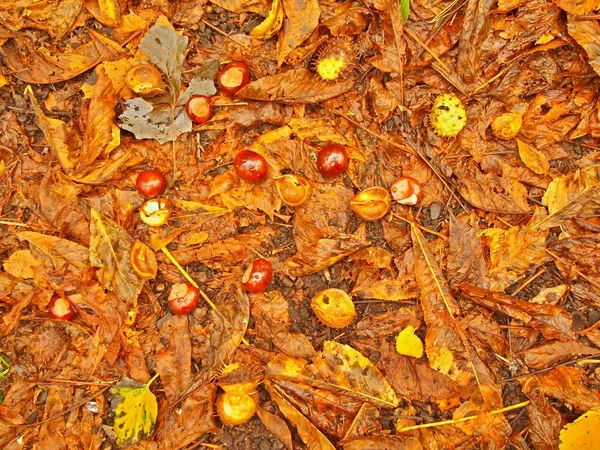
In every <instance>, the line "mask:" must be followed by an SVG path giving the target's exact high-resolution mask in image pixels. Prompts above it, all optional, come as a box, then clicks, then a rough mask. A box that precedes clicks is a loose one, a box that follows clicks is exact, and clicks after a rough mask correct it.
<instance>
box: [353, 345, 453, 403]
mask: <svg viewBox="0 0 600 450" xmlns="http://www.w3.org/2000/svg"><path fill="white" fill-rule="evenodd" d="M352 344H353V345H354V346H356V348H357V349H359V350H361V351H362V352H364V353H366V354H369V353H371V352H377V353H378V354H379V360H378V362H377V366H378V367H380V368H381V369H382V371H383V373H385V374H386V377H387V379H388V381H389V382H390V384H391V385H392V387H393V388H394V391H396V392H397V393H398V395H400V396H402V397H404V398H407V399H411V400H419V399H429V400H433V401H444V402H445V403H447V404H453V403H458V401H459V398H460V392H461V390H460V388H459V386H458V385H457V384H456V383H455V382H454V381H452V379H450V378H449V377H448V376H446V375H444V374H442V373H440V372H438V371H437V370H434V369H432V368H431V367H429V366H428V365H426V364H424V363H423V362H422V361H420V360H416V359H415V358H411V357H408V356H403V355H400V354H399V353H398V352H397V351H396V348H395V346H394V345H393V344H391V343H389V342H386V341H383V342H382V340H381V339H355V340H353V341H352Z"/></svg>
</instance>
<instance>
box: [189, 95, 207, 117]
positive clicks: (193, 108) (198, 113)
mask: <svg viewBox="0 0 600 450" xmlns="http://www.w3.org/2000/svg"><path fill="white" fill-rule="evenodd" d="M185 112H186V113H187V115H188V117H189V118H190V119H191V120H192V122H194V123H204V122H208V120H209V119H210V118H211V117H212V102H211V100H210V98H208V97H207V96H205V95H192V96H191V97H190V99H189V100H188V101H187V103H186V104H185Z"/></svg>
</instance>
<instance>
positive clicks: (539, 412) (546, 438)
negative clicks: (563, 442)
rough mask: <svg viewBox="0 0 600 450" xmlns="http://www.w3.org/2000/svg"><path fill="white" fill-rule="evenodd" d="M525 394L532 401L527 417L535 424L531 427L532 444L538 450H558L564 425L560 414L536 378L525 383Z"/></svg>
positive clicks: (528, 407)
mask: <svg viewBox="0 0 600 450" xmlns="http://www.w3.org/2000/svg"><path fill="white" fill-rule="evenodd" d="M523 392H525V394H526V395H527V397H529V400H530V403H529V404H528V405H527V416H528V417H529V421H530V423H532V424H533V423H535V426H534V427H531V443H532V444H533V446H534V448H535V449H536V450H554V449H556V448H557V445H558V437H559V433H560V429H561V424H562V417H561V415H560V413H559V412H558V411H557V410H556V408H554V406H552V405H551V404H550V402H549V401H548V399H547V398H546V396H545V395H544V394H543V393H542V391H541V389H540V381H539V379H537V378H536V377H532V378H529V379H527V380H526V381H525V382H524V384H523Z"/></svg>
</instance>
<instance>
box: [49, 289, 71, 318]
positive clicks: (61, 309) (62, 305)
mask: <svg viewBox="0 0 600 450" xmlns="http://www.w3.org/2000/svg"><path fill="white" fill-rule="evenodd" d="M48 312H50V315H51V316H52V317H54V318H55V319H59V320H71V319H72V318H73V317H75V308H73V305H72V304H71V302H70V301H69V300H67V299H66V298H64V297H61V296H59V295H55V296H54V297H52V300H50V303H49V304H48Z"/></svg>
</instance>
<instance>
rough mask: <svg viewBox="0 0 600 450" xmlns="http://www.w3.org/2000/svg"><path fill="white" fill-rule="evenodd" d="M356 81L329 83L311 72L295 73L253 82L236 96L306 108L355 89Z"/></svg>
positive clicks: (294, 70)
mask: <svg viewBox="0 0 600 450" xmlns="http://www.w3.org/2000/svg"><path fill="white" fill-rule="evenodd" d="M353 85H354V83H353V81H352V80H349V79H348V80H345V81H341V82H338V83H326V82H324V81H321V80H320V79H319V78H317V77H316V76H315V75H313V74H312V73H311V72H310V71H309V70H308V69H292V70H288V71H287V72H283V73H280V74H278V75H271V76H267V77H264V78H260V79H258V80H256V81H252V82H251V83H250V84H248V85H247V86H245V87H243V88H242V89H241V90H240V91H238V92H237V94H235V96H236V97H237V98H246V99H251V100H262V101H269V102H279V103H285V104H287V105H304V104H307V103H319V102H322V101H324V100H328V99H330V98H334V97H337V96H338V95H341V94H344V93H346V92H348V91H349V90H350V89H352V87H353Z"/></svg>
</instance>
